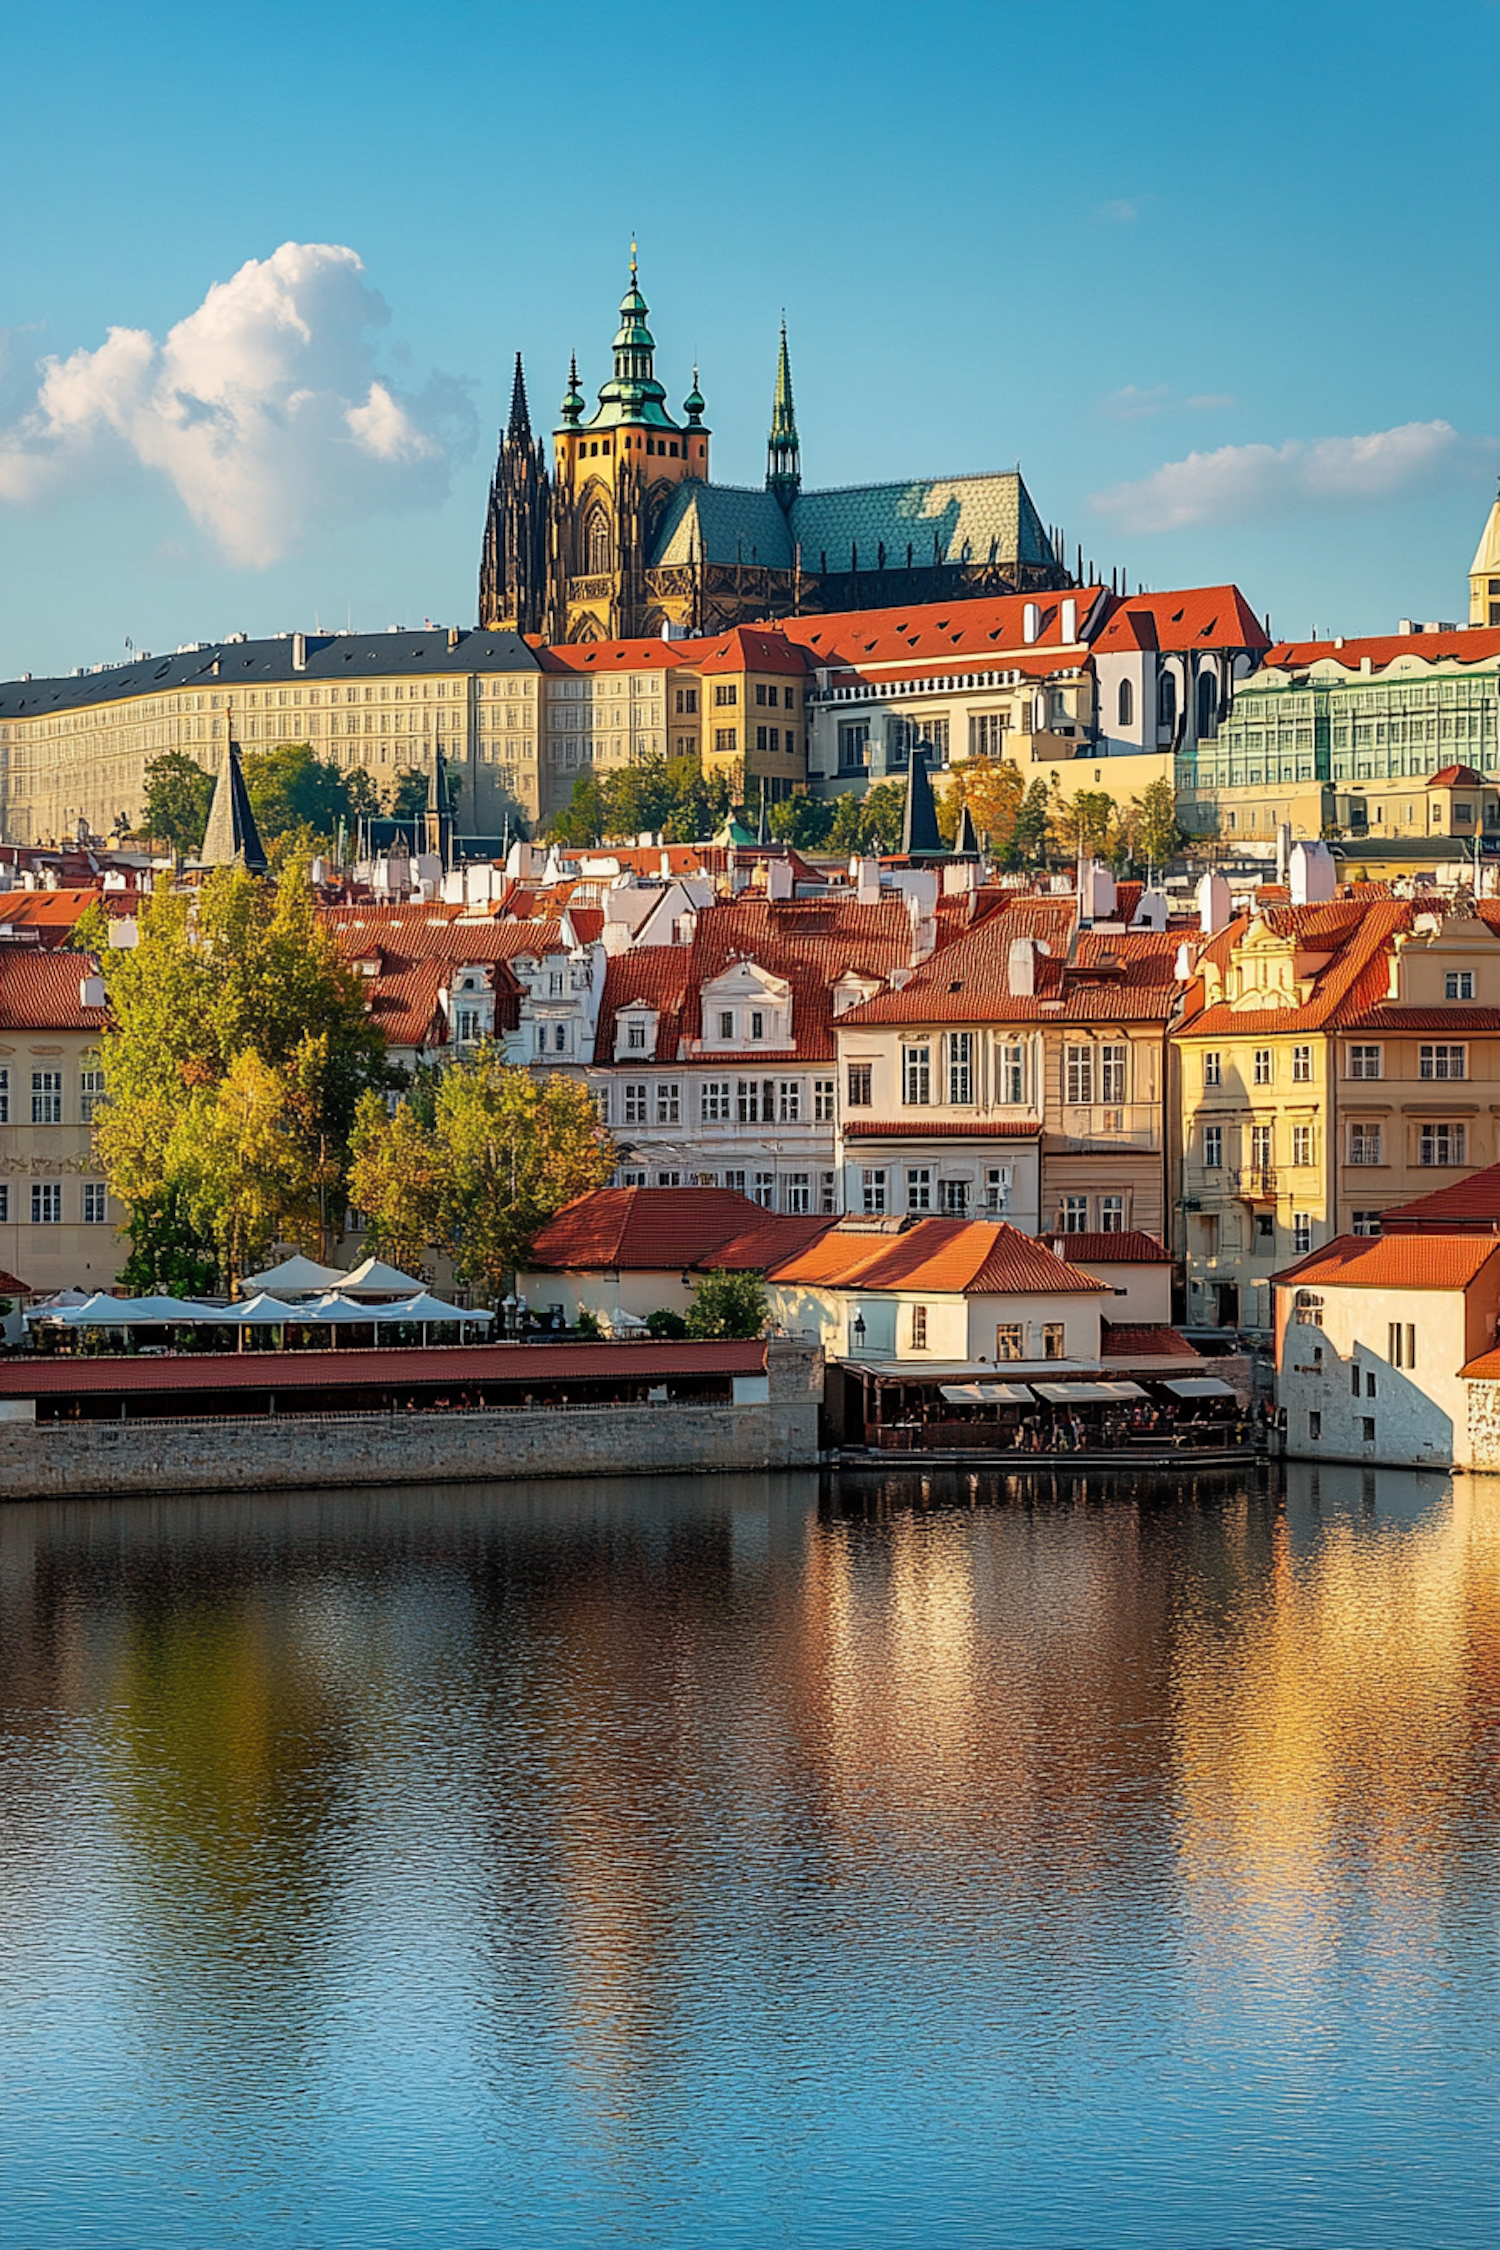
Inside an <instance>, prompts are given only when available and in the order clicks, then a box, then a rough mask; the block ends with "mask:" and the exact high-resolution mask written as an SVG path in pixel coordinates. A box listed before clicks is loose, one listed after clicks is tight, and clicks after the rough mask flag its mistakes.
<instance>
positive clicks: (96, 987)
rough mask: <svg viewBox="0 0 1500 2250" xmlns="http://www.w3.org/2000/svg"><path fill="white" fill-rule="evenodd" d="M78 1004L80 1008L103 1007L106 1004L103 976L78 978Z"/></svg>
mask: <svg viewBox="0 0 1500 2250" xmlns="http://www.w3.org/2000/svg"><path fill="white" fill-rule="evenodd" d="M78 1005H79V1007H80V1008H102V1007H103V1006H104V979H103V977H80V978H79V979H78Z"/></svg>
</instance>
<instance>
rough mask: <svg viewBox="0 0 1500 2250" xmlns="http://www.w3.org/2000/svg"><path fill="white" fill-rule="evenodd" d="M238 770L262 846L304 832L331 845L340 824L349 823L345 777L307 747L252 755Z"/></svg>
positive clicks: (290, 745) (285, 746)
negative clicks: (243, 782)
mask: <svg viewBox="0 0 1500 2250" xmlns="http://www.w3.org/2000/svg"><path fill="white" fill-rule="evenodd" d="M243 767H244V775H245V790H246V793H247V795H248V796H249V799H250V810H251V811H252V812H253V813H254V815H255V825H256V827H257V828H258V829H259V830H260V835H261V842H262V843H264V844H267V845H269V844H271V843H272V842H273V841H274V840H275V838H276V837H278V836H281V835H285V834H286V833H287V831H288V830H291V829H298V828H304V827H305V828H310V829H311V830H312V832H313V834H314V836H316V837H319V838H321V839H322V840H323V841H324V842H326V843H331V842H332V841H333V838H334V837H335V836H336V835H337V833H338V825H339V822H340V821H341V820H347V819H348V818H349V814H350V809H351V806H350V796H349V787H348V784H347V782H346V781H345V779H344V776H343V775H342V774H341V773H340V771H339V769H338V767H337V766H336V765H334V764H333V763H332V761H331V760H330V761H328V762H327V763H325V762H324V760H323V759H321V758H320V757H319V756H318V755H317V753H316V752H315V750H314V749H313V747H312V745H311V743H309V742H279V743H277V745H276V747H275V748H274V749H272V750H256V751H252V752H251V753H250V755H249V756H248V757H246V758H245V759H244V760H243Z"/></svg>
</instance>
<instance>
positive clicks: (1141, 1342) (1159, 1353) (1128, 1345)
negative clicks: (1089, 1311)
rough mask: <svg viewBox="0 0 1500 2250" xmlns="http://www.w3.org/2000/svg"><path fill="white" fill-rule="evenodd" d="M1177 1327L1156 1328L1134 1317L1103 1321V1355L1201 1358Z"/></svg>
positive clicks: (1137, 1357) (1147, 1357)
mask: <svg viewBox="0 0 1500 2250" xmlns="http://www.w3.org/2000/svg"><path fill="white" fill-rule="evenodd" d="M1202 1356H1203V1355H1202V1353H1201V1352H1197V1351H1195V1350H1194V1349H1193V1347H1192V1345H1191V1344H1190V1343H1189V1342H1188V1340H1187V1338H1186V1336H1182V1335H1179V1334H1178V1332H1177V1330H1176V1329H1175V1328H1156V1327H1151V1326H1148V1325H1143V1324H1141V1323H1139V1322H1136V1321H1131V1320H1102V1321H1101V1322H1100V1323H1099V1357H1100V1358H1101V1359H1201V1358H1202Z"/></svg>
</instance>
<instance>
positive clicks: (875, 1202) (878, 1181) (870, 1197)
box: [860, 1172, 886, 1218]
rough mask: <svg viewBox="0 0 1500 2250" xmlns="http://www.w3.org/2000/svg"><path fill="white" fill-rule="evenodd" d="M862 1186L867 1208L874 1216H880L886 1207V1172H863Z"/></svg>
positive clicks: (861, 1177)
mask: <svg viewBox="0 0 1500 2250" xmlns="http://www.w3.org/2000/svg"><path fill="white" fill-rule="evenodd" d="M860 1187H861V1191H862V1195H863V1202H864V1208H865V1210H866V1211H867V1212H868V1213H869V1215H870V1216H871V1217H872V1218H879V1217H880V1215H881V1214H882V1213H883V1212H884V1210H885V1207H886V1202H885V1174H884V1172H862V1173H861V1174H860Z"/></svg>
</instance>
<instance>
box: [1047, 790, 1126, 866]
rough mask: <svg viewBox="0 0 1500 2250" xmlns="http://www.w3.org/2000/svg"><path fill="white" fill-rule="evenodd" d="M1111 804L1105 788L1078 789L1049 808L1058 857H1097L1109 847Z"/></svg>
mask: <svg viewBox="0 0 1500 2250" xmlns="http://www.w3.org/2000/svg"><path fill="white" fill-rule="evenodd" d="M1114 811H1115V801H1114V799H1113V797H1111V795H1110V794H1109V791H1108V790H1107V789H1080V790H1078V792H1077V793H1076V794H1075V795H1074V796H1072V797H1059V798H1058V799H1057V801H1056V803H1055V804H1054V805H1053V806H1052V807H1051V812H1050V821H1051V833H1052V841H1053V844H1054V846H1055V848H1056V850H1057V852H1058V855H1059V857H1061V858H1064V859H1087V858H1088V857H1090V856H1091V855H1092V856H1094V857H1098V856H1099V855H1101V854H1103V853H1104V852H1105V851H1106V850H1107V849H1108V845H1109V836H1110V827H1111V823H1112V821H1113V819H1114Z"/></svg>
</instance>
